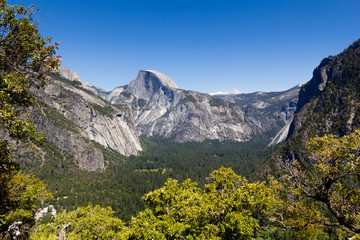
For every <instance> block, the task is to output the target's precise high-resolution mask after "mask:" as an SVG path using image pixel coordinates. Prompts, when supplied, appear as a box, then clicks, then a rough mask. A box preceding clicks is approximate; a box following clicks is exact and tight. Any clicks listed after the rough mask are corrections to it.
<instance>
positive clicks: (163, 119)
mask: <svg viewBox="0 0 360 240" xmlns="http://www.w3.org/2000/svg"><path fill="white" fill-rule="evenodd" d="M106 99H107V101H109V102H110V103H112V104H120V103H122V104H124V103H125V104H127V105H128V106H130V107H131V109H132V114H133V116H134V119H135V124H136V128H137V131H138V134H139V135H145V136H153V135H156V136H161V137H165V138H170V139H173V140H175V141H177V142H186V141H204V140H205V139H218V140H234V141H248V140H250V139H251V138H252V136H253V135H254V134H259V133H264V132H267V131H269V129H271V128H272V127H274V126H276V120H269V119H264V117H263V116H262V115H261V114H260V113H259V111H257V110H256V109H255V110H249V109H248V111H245V109H244V108H243V107H241V106H239V105H238V104H234V103H231V102H226V101H224V100H222V99H218V98H215V97H213V96H211V95H209V94H203V93H199V92H193V91H186V90H181V89H178V88H177V86H176V84H175V82H174V81H173V80H171V79H170V78H169V77H167V76H165V75H164V74H161V73H159V72H156V71H153V70H148V71H144V70H141V71H139V74H138V76H137V77H136V78H135V79H134V80H133V81H131V82H130V84H129V85H126V86H122V87H118V88H115V89H114V90H113V91H112V92H110V93H109V94H108V96H107V97H106ZM250 113H251V114H250ZM278 128H279V129H280V127H278Z"/></svg>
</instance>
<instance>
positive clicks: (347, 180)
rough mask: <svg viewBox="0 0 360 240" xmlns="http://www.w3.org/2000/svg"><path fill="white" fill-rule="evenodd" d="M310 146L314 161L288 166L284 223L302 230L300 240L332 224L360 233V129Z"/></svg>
mask: <svg viewBox="0 0 360 240" xmlns="http://www.w3.org/2000/svg"><path fill="white" fill-rule="evenodd" d="M307 145H308V151H309V153H310V156H309V160H308V162H309V163H310V164H308V165H300V164H299V163H296V162H295V163H293V164H288V165H286V170H287V173H288V175H285V176H284V177H283V179H284V185H283V186H282V187H283V189H281V190H280V191H279V192H283V199H282V200H279V202H280V204H279V209H278V210H279V216H281V217H285V218H283V219H282V224H283V225H284V226H286V227H288V228H292V229H298V231H297V235H298V239H302V238H303V237H304V236H313V237H315V236H317V235H318V234H319V232H320V231H328V230H327V229H328V228H330V227H332V228H338V229H341V228H342V229H345V234H350V235H354V234H355V233H360V214H359V213H360V187H359V186H360V182H359V181H360V160H359V159H360V157H359V155H360V129H359V130H356V131H355V132H353V133H352V134H350V135H346V136H343V137H341V138H337V137H335V136H334V135H331V134H329V135H325V136H324V137H320V138H313V139H311V140H310V141H309V142H308V144H307ZM279 185H281V184H278V189H279Z"/></svg>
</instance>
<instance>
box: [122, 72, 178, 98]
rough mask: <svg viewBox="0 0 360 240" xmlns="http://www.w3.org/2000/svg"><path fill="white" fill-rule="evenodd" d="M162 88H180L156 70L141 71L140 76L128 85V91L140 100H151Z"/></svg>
mask: <svg viewBox="0 0 360 240" xmlns="http://www.w3.org/2000/svg"><path fill="white" fill-rule="evenodd" d="M162 87H167V88H170V89H176V88H178V87H177V85H176V83H175V82H174V81H173V80H172V79H171V78H169V77H168V76H166V75H165V74H162V73H160V72H157V71H155V70H140V71H139V73H138V76H137V77H136V78H135V79H134V80H132V81H131V82H130V83H129V85H128V91H129V92H130V93H131V94H133V95H134V96H136V97H138V98H143V99H146V100H149V99H150V97H151V96H152V94H153V93H155V92H156V91H158V90H159V89H160V88H162Z"/></svg>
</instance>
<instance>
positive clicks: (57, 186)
mask: <svg viewBox="0 0 360 240" xmlns="http://www.w3.org/2000/svg"><path fill="white" fill-rule="evenodd" d="M142 143H143V146H144V151H142V152H141V153H140V156H130V157H124V156H122V155H120V154H118V153H117V152H115V151H113V150H111V149H108V148H104V147H101V145H100V144H97V145H98V146H99V147H101V148H102V149H103V152H104V153H105V154H104V155H105V161H106V162H108V165H107V168H106V170H105V171H104V172H88V171H84V170H80V169H79V168H78V167H77V165H76V164H74V162H71V161H64V160H63V156H62V154H61V153H60V151H59V150H58V149H57V148H56V147H54V146H53V145H51V144H49V143H48V142H46V141H44V142H43V143H42V144H41V148H42V149H43V150H44V151H45V152H47V161H46V162H45V163H44V164H43V165H42V166H41V167H40V168H39V167H38V165H39V163H38V162H34V163H29V162H28V163H26V162H24V163H22V169H24V171H25V172H26V173H34V174H35V175H36V176H37V177H39V178H40V179H41V180H43V181H44V182H45V183H46V184H47V185H48V189H49V190H50V191H51V192H52V193H53V195H54V198H53V199H52V200H50V201H49V203H50V204H53V205H54V206H56V207H57V208H59V209H62V208H64V209H74V208H75V207H77V206H87V205H88V204H89V203H91V204H98V205H100V206H103V207H105V206H111V207H112V209H113V210H114V211H115V216H118V217H121V219H123V220H129V219H130V217H131V216H134V215H136V214H137V213H138V212H139V211H140V210H144V208H145V202H144V201H142V200H141V197H142V196H143V195H144V194H145V193H147V192H149V191H152V190H154V189H156V188H159V187H161V186H162V185H163V184H164V182H165V181H166V180H167V179H168V178H173V179H178V180H179V181H183V180H186V179H187V178H190V179H192V180H193V181H195V182H198V183H199V186H204V184H205V183H206V178H207V177H208V176H209V174H210V173H211V172H212V171H213V170H214V169H218V168H220V167H222V166H224V167H231V168H232V169H233V170H234V171H235V172H236V173H237V174H240V175H242V176H245V177H251V176H253V175H254V171H255V170H256V169H257V167H258V166H260V164H261V163H262V162H263V161H264V160H265V159H266V158H268V157H269V156H270V154H271V153H272V152H273V151H274V149H273V148H270V147H267V145H266V141H265V139H262V138H260V137H259V138H258V139H256V140H253V141H251V142H245V143H239V142H231V141H229V142H219V141H213V140H211V141H210V140H208V141H205V142H203V143H197V142H187V143H175V142H172V141H170V140H166V139H161V138H157V137H152V138H142ZM70 159H71V158H70Z"/></svg>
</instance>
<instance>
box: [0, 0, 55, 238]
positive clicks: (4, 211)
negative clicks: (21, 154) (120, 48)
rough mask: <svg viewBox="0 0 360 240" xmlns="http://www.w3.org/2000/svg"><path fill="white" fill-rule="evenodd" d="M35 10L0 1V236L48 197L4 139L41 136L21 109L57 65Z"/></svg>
mask: <svg viewBox="0 0 360 240" xmlns="http://www.w3.org/2000/svg"><path fill="white" fill-rule="evenodd" d="M35 13H36V11H34V9H33V8H32V7H29V8H26V7H24V6H10V5H8V4H7V1H6V0H1V1H0V131H1V138H2V139H1V140H0V152H1V154H0V180H1V181H0V238H1V237H3V236H4V235H5V232H6V231H7V228H8V226H9V225H10V224H11V223H12V222H13V221H22V222H23V223H25V224H31V218H32V216H33V212H32V210H31V208H32V207H33V206H34V205H33V204H34V201H35V200H36V199H38V198H42V197H43V196H44V197H45V196H47V194H46V193H45V192H44V188H45V187H44V185H43V183H42V182H40V181H38V180H36V179H35V178H34V177H32V176H24V175H22V173H21V172H18V171H17V166H16V164H14V163H13V162H12V161H11V147H12V145H11V144H10V143H9V142H10V141H13V140H17V141H28V142H34V141H39V140H41V138H42V137H41V135H39V134H36V129H35V125H34V124H33V123H31V122H30V121H29V120H28V116H27V115H26V114H24V108H25V107H29V106H31V104H33V102H34V99H33V98H32V95H31V92H30V89H31V87H33V86H41V85H42V84H43V83H44V76H45V74H46V73H47V72H48V71H52V70H53V69H54V68H55V67H57V66H58V65H59V60H60V57H54V54H55V49H56V48H57V45H58V43H56V44H55V45H54V46H51V45H48V42H49V41H50V40H51V39H50V38H43V37H42V36H41V35H40V33H39V31H38V29H37V28H36V25H35V24H33V23H32V20H33V19H32V18H33V15H34V14H35ZM44 194H45V195H44Z"/></svg>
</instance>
